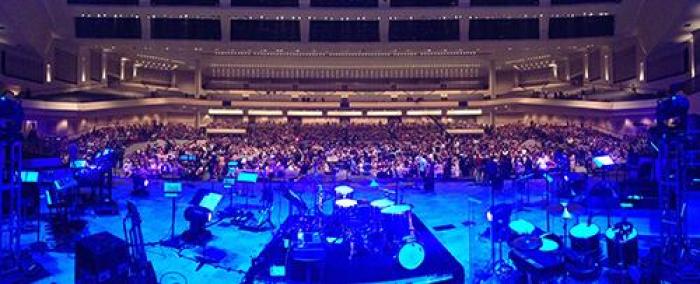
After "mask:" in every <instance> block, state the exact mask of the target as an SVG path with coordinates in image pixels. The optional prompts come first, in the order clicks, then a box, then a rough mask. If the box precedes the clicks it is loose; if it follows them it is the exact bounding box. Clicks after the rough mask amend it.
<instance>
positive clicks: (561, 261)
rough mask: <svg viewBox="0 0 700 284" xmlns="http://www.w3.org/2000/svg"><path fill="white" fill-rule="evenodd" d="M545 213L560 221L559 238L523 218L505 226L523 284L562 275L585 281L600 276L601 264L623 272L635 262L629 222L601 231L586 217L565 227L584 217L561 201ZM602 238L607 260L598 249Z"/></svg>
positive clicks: (634, 237) (634, 239)
mask: <svg viewBox="0 0 700 284" xmlns="http://www.w3.org/2000/svg"><path fill="white" fill-rule="evenodd" d="M547 211H548V214H552V215H559V216H561V218H562V219H563V221H564V224H565V225H564V232H563V238H560V237H559V236H557V235H555V234H551V233H546V232H545V231H543V230H541V229H539V228H537V227H536V226H535V225H534V224H532V223H530V222H528V221H527V220H524V219H514V220H512V221H510V222H509V224H508V232H509V236H507V237H506V238H505V239H507V240H508V245H509V247H510V248H511V251H510V253H509V256H510V259H511V260H512V262H513V264H515V266H516V268H517V269H518V270H519V271H520V272H522V273H523V274H524V276H525V277H526V279H527V280H525V282H526V283H538V282H542V281H548V280H552V279H555V278H560V277H562V276H564V277H571V278H573V279H576V280H579V281H589V280H592V279H596V277H598V276H599V275H600V273H601V272H602V267H603V266H604V265H605V264H607V267H608V268H611V269H618V270H619V269H623V270H624V269H627V268H628V267H630V266H633V265H636V264H637V263H638V244H637V243H638V241H637V236H638V235H637V230H636V229H635V228H634V226H633V225H632V224H631V223H629V222H627V221H622V222H619V223H617V224H616V225H614V226H612V227H610V228H608V229H607V230H606V231H604V232H603V231H602V230H601V228H600V227H599V226H598V225H596V224H594V223H592V215H589V217H588V220H587V222H579V223H577V224H575V225H574V226H572V227H571V228H568V227H567V224H568V221H569V220H570V219H572V217H574V216H579V215H581V214H584V208H583V206H580V205H577V204H575V203H565V202H564V203H561V204H556V205H552V206H549V207H548V208H547ZM603 238H604V239H605V241H606V245H607V246H606V248H607V257H605V256H604V255H603V250H602V246H601V241H602V239H603ZM606 259H607V261H606Z"/></svg>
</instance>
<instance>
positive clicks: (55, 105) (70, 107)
mask: <svg viewBox="0 0 700 284" xmlns="http://www.w3.org/2000/svg"><path fill="white" fill-rule="evenodd" d="M656 103H657V100H655V99H651V100H639V101H623V102H598V101H574V100H552V99H539V98H507V99H494V100H486V101H472V102H470V103H469V105H468V107H469V108H492V107H498V106H502V105H524V106H541V107H545V106H546V107H558V108H573V109H587V110H601V111H609V110H612V111H621V110H640V109H644V110H648V109H654V108H656ZM22 105H23V107H24V108H25V110H29V111H31V110H38V111H67V112H94V111H103V110H113V109H123V108H138V107H155V106H182V105H187V106H195V107H201V108H206V109H209V108H215V107H222V101H218V100H201V99H193V98H143V99H133V100H119V101H102V102H49V101H40V100H27V99H25V100H23V101H22ZM233 107H235V108H244V109H250V108H260V109H325V110H330V109H340V106H339V104H338V103H337V102H279V101H237V102H235V105H234V106H233ZM350 108H351V109H420V108H424V109H457V108H460V107H459V102H457V101H439V102H426V101H424V102H382V103H377V102H371V103H364V102H356V103H351V104H350Z"/></svg>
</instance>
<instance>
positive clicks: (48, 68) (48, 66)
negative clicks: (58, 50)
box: [44, 49, 55, 83]
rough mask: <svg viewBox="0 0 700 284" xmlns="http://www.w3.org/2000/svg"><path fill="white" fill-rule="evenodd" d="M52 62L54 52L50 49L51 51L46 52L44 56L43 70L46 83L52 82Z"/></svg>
mask: <svg viewBox="0 0 700 284" xmlns="http://www.w3.org/2000/svg"><path fill="white" fill-rule="evenodd" d="M54 62H55V61H54V52H53V49H51V52H47V53H46V55H45V56H44V71H45V72H46V75H45V77H44V82H46V83H51V82H53V70H54Z"/></svg>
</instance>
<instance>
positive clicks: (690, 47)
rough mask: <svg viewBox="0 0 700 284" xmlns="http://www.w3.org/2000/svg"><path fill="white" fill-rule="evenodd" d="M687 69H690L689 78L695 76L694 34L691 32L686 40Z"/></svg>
mask: <svg viewBox="0 0 700 284" xmlns="http://www.w3.org/2000/svg"><path fill="white" fill-rule="evenodd" d="M688 64H689V65H690V66H688V70H689V71H690V78H695V74H696V73H695V72H696V69H695V36H693V35H692V34H691V36H690V39H689V40H688Z"/></svg>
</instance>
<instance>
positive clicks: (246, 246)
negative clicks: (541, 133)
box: [23, 179, 700, 283]
mask: <svg viewBox="0 0 700 284" xmlns="http://www.w3.org/2000/svg"><path fill="white" fill-rule="evenodd" d="M349 185H350V186H352V187H354V188H355V189H356V193H355V198H356V199H367V200H373V199H378V198H381V197H382V193H381V192H380V190H378V189H377V188H372V187H370V182H369V180H359V181H356V182H350V183H349ZM295 186H297V187H306V188H308V190H307V193H306V194H305V195H304V199H306V200H307V202H309V204H311V203H310V202H311V200H312V198H313V194H312V192H311V190H312V189H314V188H315V185H313V184H297V185H295ZM333 186H334V185H333V184H325V185H324V187H328V188H333ZM386 186H393V185H383V184H380V187H379V188H383V187H386ZM198 188H206V189H214V190H222V185H221V184H217V183H210V182H185V183H184V186H183V196H181V197H180V198H179V199H178V202H177V214H176V233H181V232H183V231H184V230H185V229H186V228H187V226H188V224H187V222H186V221H185V220H184V217H183V212H184V210H185V208H186V206H187V203H188V202H189V201H190V199H191V197H192V196H193V195H194V193H195V192H196V191H197V189H198ZM530 188H531V189H532V190H531V192H532V193H531V197H532V199H533V200H536V199H539V198H541V197H542V190H543V188H544V184H543V182H542V181H532V182H531V183H530ZM130 189H131V181H130V180H124V179H117V180H116V181H115V189H114V195H115V199H116V200H118V201H119V204H120V207H121V212H120V215H119V216H107V217H105V216H97V215H95V214H88V215H87V216H86V217H85V220H86V221H88V226H87V228H86V230H85V232H83V234H84V235H89V234H94V233H98V232H102V231H107V232H110V233H112V234H114V235H116V236H119V237H124V232H123V229H122V216H124V214H125V211H126V210H125V209H124V208H125V202H126V201H127V200H131V201H133V202H134V203H135V204H136V205H137V207H138V210H139V211H140V213H141V216H142V219H143V224H142V227H143V234H144V238H145V241H146V242H157V241H159V240H162V239H165V238H167V237H168V236H169V231H170V206H171V203H170V200H169V199H167V198H165V197H164V196H163V194H162V184H161V183H160V182H152V183H151V185H150V190H151V194H150V196H148V197H134V196H131V195H130V194H129V193H130ZM404 195H405V196H404V199H405V202H406V203H410V204H413V205H414V209H413V210H414V211H413V212H414V213H415V214H416V215H417V216H418V217H419V218H420V220H421V221H422V223H424V224H425V226H426V227H427V228H428V229H429V230H430V232H431V233H432V234H433V235H434V236H435V237H436V238H437V240H439V241H440V243H442V245H443V246H444V247H445V248H447V250H448V251H449V252H450V253H451V254H452V255H453V256H454V257H455V258H456V259H457V260H458V261H459V263H460V264H461V265H462V267H463V268H464V275H466V277H467V278H468V279H469V280H468V281H470V280H471V279H472V277H473V276H474V275H475V273H477V272H478V271H479V270H481V269H483V268H484V266H485V265H486V264H488V263H489V260H490V256H491V246H490V241H489V239H488V238H487V237H486V235H483V233H484V232H485V230H486V229H487V228H488V223H487V222H486V218H485V211H486V209H487V208H488V206H489V205H490V188H489V187H486V186H482V185H476V184H473V183H471V182H465V181H459V182H441V183H437V184H436V191H435V193H426V192H423V191H422V190H420V189H418V188H415V189H406V190H405V191H404ZM518 198H519V195H517V194H516V192H515V190H514V189H513V188H512V187H511V185H510V183H506V186H505V189H504V190H503V191H502V192H499V193H497V195H496V196H495V200H496V203H505V202H515V200H517V199H518ZM699 199H700V198H697V193H691V194H690V198H689V203H690V206H689V208H700V207H698V205H700V204H694V203H700V202H698V200H699ZM227 204H228V200H227V199H224V200H223V201H222V203H221V205H220V208H222V207H225V206H226V205H227ZM698 211H699V210H691V211H690V212H689V218H688V219H689V220H698V219H697V218H700V213H699V212H698ZM287 212H288V202H287V201H286V200H285V199H284V198H282V197H281V195H280V194H278V193H276V194H275V198H274V209H273V212H272V221H273V223H275V225H279V224H281V223H282V222H283V221H284V220H285V218H286V214H287ZM622 215H623V213H622V212H620V210H616V211H615V212H613V223H614V222H616V221H619V220H620V219H621V216H622ZM624 215H626V216H627V219H628V220H630V221H631V222H632V223H633V224H634V225H635V226H636V228H637V230H638V231H639V234H640V235H641V236H643V237H644V236H653V235H656V233H654V232H656V230H657V229H656V227H657V224H655V222H656V221H657V220H658V219H659V218H658V213H657V212H656V211H654V210H638V209H632V210H625V212H624ZM580 217H581V220H584V221H585V220H586V219H587V218H588V216H580ZM515 218H522V219H525V220H528V221H530V222H531V223H533V224H534V225H536V226H538V227H540V228H543V229H544V228H545V227H546V218H545V213H544V211H543V210H541V209H539V208H525V209H524V210H521V211H516V212H513V219H515ZM575 220H576V219H574V221H575ZM593 222H594V223H596V224H598V225H599V226H600V227H601V228H606V227H607V225H606V223H607V221H606V218H605V215H604V214H603V213H602V211H601V212H600V214H597V215H596V216H595V217H594V218H593ZM470 223H472V224H474V225H471V226H470V225H469V224H470ZM563 225H564V223H563V221H562V220H561V219H560V218H552V222H551V231H552V232H553V233H557V234H561V233H562V230H563ZM689 229H690V234H691V235H692V236H698V235H700V226H689ZM210 230H211V232H212V233H213V235H214V239H213V240H212V241H210V242H209V243H208V245H207V247H206V248H204V249H203V248H201V247H200V248H197V247H191V248H187V249H184V250H182V251H176V250H174V249H171V248H166V247H161V246H149V247H147V252H148V257H149V259H150V261H152V263H153V265H154V268H155V271H156V274H157V276H158V277H159V278H160V277H161V276H163V275H168V276H167V277H170V276H172V275H174V274H179V275H181V276H182V277H185V278H186V279H187V283H207V282H209V283H212V282H211V281H212V279H216V283H239V282H241V280H242V279H243V277H244V274H245V272H246V271H247V270H248V269H249V268H250V265H251V259H252V258H254V257H256V256H257V255H258V254H259V253H260V252H261V251H262V250H263V248H264V246H265V245H266V244H267V243H268V242H269V241H270V240H271V239H272V232H271V231H265V232H249V231H243V230H239V229H237V228H236V227H233V226H231V225H227V224H224V223H220V224H217V225H214V226H212V227H211V228H210ZM42 236H43V238H44V239H45V240H46V241H47V242H49V244H50V245H51V242H52V240H51V237H50V236H48V237H47V236H46V235H45V234H44V233H43V232H42ZM646 239H647V238H640V256H643V255H644V254H645V250H646V249H648V247H649V246H650V245H651V244H650V243H649V242H648V241H646ZM35 240H36V235H35V234H27V235H24V236H23V242H24V243H25V244H26V243H30V242H33V241H35ZM506 253H507V247H506V246H504V255H505V254H506ZM202 255H206V256H208V257H209V259H206V261H207V262H210V264H205V265H200V262H201V260H202V259H201V258H199V256H202ZM74 256H75V255H74V254H73V253H64V252H54V251H52V252H48V253H45V254H38V253H37V254H35V259H36V260H38V261H40V262H41V263H42V264H43V265H44V266H45V268H46V269H47V270H48V272H49V273H50V274H51V276H49V277H46V278H44V279H42V280H41V281H39V282H38V283H73V282H74V281H73V273H74ZM181 283H184V281H183V282H181ZM493 283H498V281H497V280H494V281H493Z"/></svg>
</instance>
